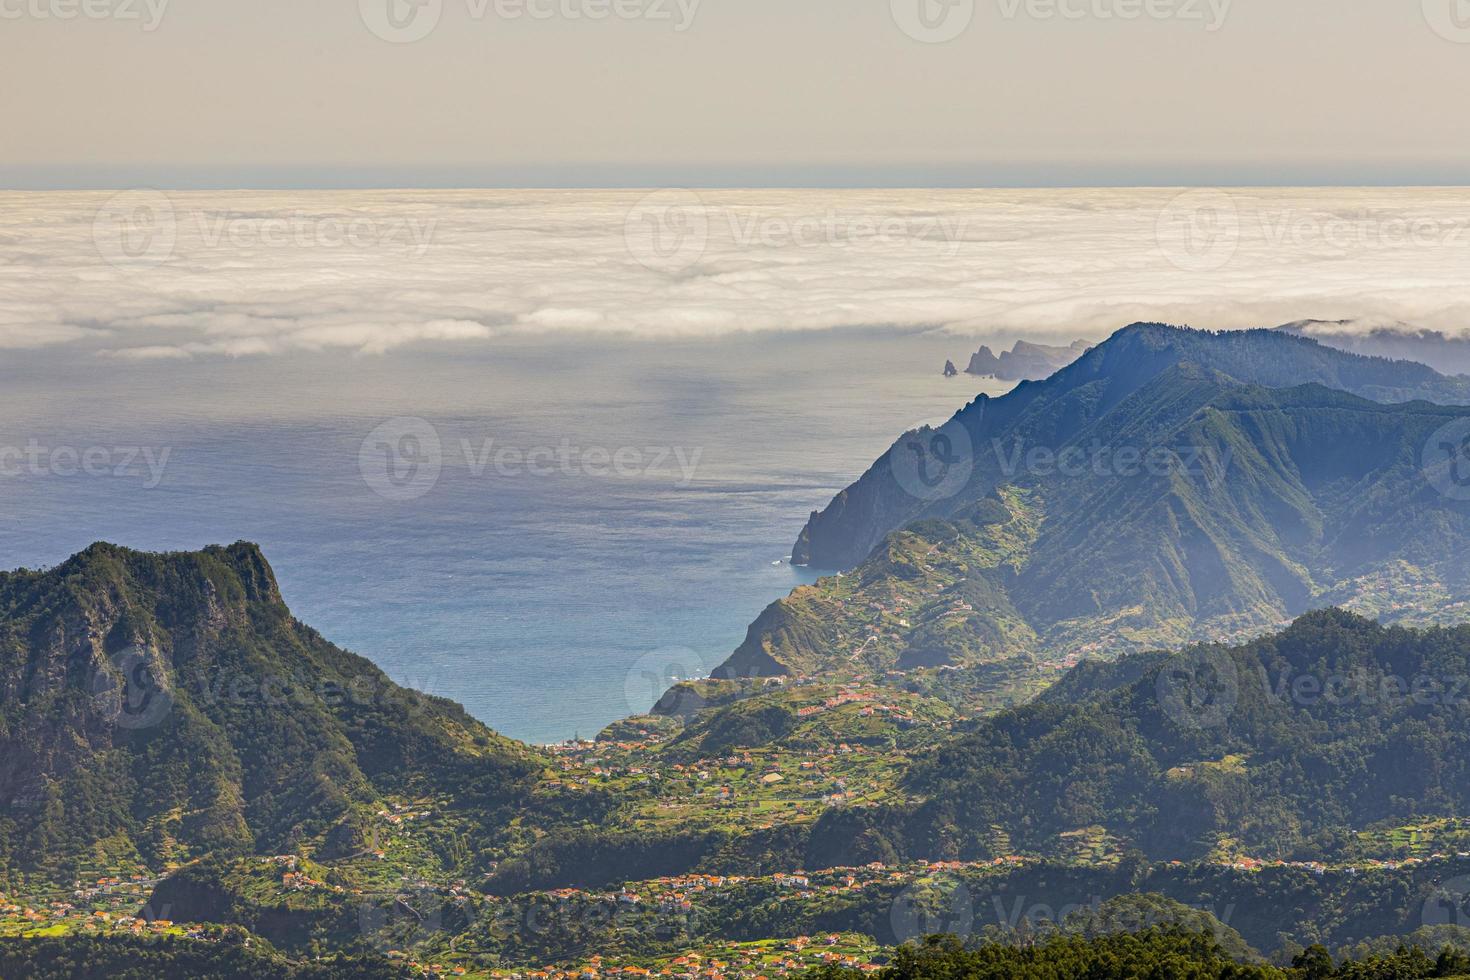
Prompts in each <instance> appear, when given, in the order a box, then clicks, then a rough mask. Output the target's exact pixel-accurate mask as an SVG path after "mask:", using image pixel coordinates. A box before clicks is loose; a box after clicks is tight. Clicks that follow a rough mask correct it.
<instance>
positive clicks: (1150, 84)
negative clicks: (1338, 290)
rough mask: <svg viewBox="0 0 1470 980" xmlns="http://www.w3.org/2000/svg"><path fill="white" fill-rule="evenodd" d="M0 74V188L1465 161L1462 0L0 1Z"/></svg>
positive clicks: (1397, 170) (520, 181) (1189, 173)
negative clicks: (1346, 1) (1391, 0)
mask: <svg viewBox="0 0 1470 980" xmlns="http://www.w3.org/2000/svg"><path fill="white" fill-rule="evenodd" d="M420 35H422V36H420ZM0 80H3V84H0V132H3V133H4V134H5V135H4V139H3V140H0V186H8V187H20V188H30V187H131V186H143V185H159V186H166V187H188V186H260V187H267V186H287V187H289V186H365V185H367V186H371V185H395V186H452V185H463V186H487V185H488V186H495V185H510V186H526V185H531V186H535V185H562V186H565V185H637V186H648V185H665V184H680V185H721V184H737V185H738V184H754V185H772V184H776V185H780V184H801V185H810V184H817V185H821V184H859V185H862V184H884V185H892V184H899V185H931V184H939V185H976V184H991V183H1001V184H1041V185H1047V184H1057V183H1062V184H1125V185H1128V184H1165V185H1171V184H1180V183H1205V184H1241V183H1267V184H1270V183H1297V184H1301V183H1305V184H1316V183H1431V184H1433V183H1445V184H1448V183H1455V184H1458V183H1462V182H1463V181H1464V177H1465V169H1464V166H1465V161H1466V160H1470V125H1466V123H1465V121H1464V120H1465V116H1464V107H1463V96H1464V93H1465V92H1466V91H1470V4H1467V3H1466V2H1465V0H1422V2H1421V0H1393V2H1385V0H1372V2H1361V0H1357V2H1352V3H1345V2H1343V0H361V2H359V0H249V2H244V0H0Z"/></svg>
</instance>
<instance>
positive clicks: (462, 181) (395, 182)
mask: <svg viewBox="0 0 1470 980" xmlns="http://www.w3.org/2000/svg"><path fill="white" fill-rule="evenodd" d="M1193 187H1208V188H1222V189H1228V188H1242V189H1247V188H1249V189H1283V190H1287V189H1312V188H1340V189H1353V188H1364V189H1369V188H1415V189H1424V190H1452V189H1462V188H1466V187H1470V179H1467V176H1466V174H1465V172H1464V169H1463V167H1458V166H1453V165H1445V166H1443V167H1441V166H1435V165H1422V166H1409V167H1405V168H1402V169H1398V170H1393V171H1389V170H1387V169H1386V168H1381V167H1376V166H1374V165H1372V164H1360V165H1357V166H1340V165H1339V166H1301V167H1291V166H1288V167H1274V168H1269V169H1268V168H1258V167H1251V166H1249V165H1238V166H1229V165H1217V166H1213V167H1205V166H1200V165H1198V164H1174V165H1152V166H1139V167H1126V168H1125V167H1116V168H1110V167H1094V168H1080V167H1075V166H1071V165H1067V164H1057V163H1051V164H1030V165H995V164H972V165H959V166H933V167H924V166H901V165H899V166H891V167H883V166H877V167H830V166H827V167H823V166H810V167H802V166H796V167H793V166H789V165H788V166H771V167H759V166H749V165H727V166H707V167H700V166H692V165H691V166H672V167H667V168H647V167H634V166H624V165H612V164H607V165H593V164H581V165H557V166H484V167H476V166H462V167H443V168H423V167H412V166H405V167H394V166H371V167H361V168H355V169H353V170H351V171H347V170H345V169H343V168H339V167H335V166H326V165H281V166H274V165H262V166H251V167H238V168H227V167H215V166H207V165H206V166H182V167H181V166H166V165H164V166H160V165H127V166H115V167H108V166H87V165H72V164H63V165H45V166H42V165H33V164H27V165H21V166H15V165H11V166H5V165H0V191H5V192H28V191H121V190H136V189H142V188H148V189H156V190H162V191H169V190H175V191H196V190H199V191H207V190H208V191H339V190H371V191H434V190H486V191H573V190H587V191H590V190H609V191H611V190H628V191H634V190H654V189H659V188H682V189H690V190H712V191H713V190H791V191H796V190H813V191H816V190H902V191H943V190H1104V189H1112V190H1155V189H1157V190H1169V189H1179V188H1193Z"/></svg>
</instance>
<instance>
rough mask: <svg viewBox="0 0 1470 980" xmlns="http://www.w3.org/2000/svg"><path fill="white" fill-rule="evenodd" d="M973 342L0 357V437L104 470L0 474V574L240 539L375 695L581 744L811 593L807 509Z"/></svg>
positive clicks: (924, 411) (906, 421) (524, 345)
mask: <svg viewBox="0 0 1470 980" xmlns="http://www.w3.org/2000/svg"><path fill="white" fill-rule="evenodd" d="M982 339H984V338H975V339H973V340H972V339H969V338H956V337H948V336H933V335H924V334H898V333H887V332H855V331H831V332H827V331H823V332H819V333H813V334H805V335H799V334H779V335H778V334H770V333H767V334H762V335H759V336H757V335H749V336H736V337H732V338H725V339H720V340H705V341H694V342H678V343H669V342H653V341H631V340H626V341H624V340H616V341H614V340H605V339H604V340H586V339H581V340H577V339H551V340H548V339H537V340H534V341H533V340H509V341H497V342H495V343H493V344H488V345H486V344H478V345H475V346H474V347H465V348H463V349H456V348H436V349H434V350H433V351H429V352H413V353H408V352H396V353H392V354H389V355H385V356H381V357H343V356H341V355H338V354H331V355H310V354H307V355H291V356H285V357H279V358H270V359H241V360H225V359H218V360H202V361H195V362H187V363H177V362H165V363H140V364H127V365H119V364H116V363H113V362H109V361H108V360H106V359H104V358H96V357H78V356H76V355H75V354H67V353H62V352H57V351H52V352H49V353H48V352H44V351H36V352H12V353H9V354H7V355H6V356H5V357H4V359H3V361H0V447H6V446H8V447H22V448H24V447H26V446H27V444H28V443H31V444H35V445H38V446H40V447H42V448H44V449H47V450H54V449H56V448H59V447H71V448H74V449H76V450H78V451H82V450H86V449H89V448H93V447H96V448H97V449H100V450H103V451H105V452H106V453H107V454H108V455H107V456H106V459H107V460H108V466H107V467H106V468H107V469H108V471H109V472H108V473H107V475H90V476H89V475H80V474H78V475H73V474H71V473H70V472H68V471H69V467H67V466H65V465H63V466H61V467H59V468H57V469H59V470H60V471H61V472H51V471H50V470H51V469H52V468H51V467H50V466H49V464H48V465H47V466H46V467H44V469H45V470H46V471H45V472H33V471H31V470H30V469H29V468H24V471H23V472H19V473H16V472H13V471H11V472H9V473H8V474H7V475H4V476H0V500H3V508H0V564H3V565H4V566H5V567H7V568H14V567H17V566H30V567H39V566H46V565H51V564H55V563H57V562H59V561H61V560H63V559H65V558H66V557H67V556H69V555H71V554H73V553H75V552H76V551H77V550H79V549H81V548H83V547H85V546H86V545H87V544H89V543H91V542H93V541H96V540H108V541H114V542H117V543H120V544H125V545H128V546H131V547H135V548H140V549H146V550H173V549H192V548H197V547H200V546H203V545H205V544H209V543H214V542H221V543H228V542H231V541H235V540H240V539H246V540H251V541H256V542H258V543H260V544H261V545H262V546H263V547H264V548H265V551H266V554H267V557H269V558H270V560H271V562H272V564H273V565H274V567H275V569H276V573H277V575H278V577H279V579H280V581H281V586H282V589H283V591H284V593H285V596H286V599H287V601H288V602H289V603H290V605H291V607H292V609H293V611H294V612H295V613H296V615H297V616H298V617H299V618H301V619H302V620H303V621H305V622H307V623H309V624H311V625H313V626H315V627H316V628H317V629H319V630H320V631H321V632H322V633H323V634H324V635H326V636H327V637H328V638H329V639H331V640H333V641H334V642H336V643H338V644H340V645H342V646H344V647H347V648H348V649H351V650H353V651H355V652H357V653H360V654H362V655H364V656H367V657H369V658H371V659H372V660H374V661H375V662H377V663H378V664H379V665H381V666H382V667H383V668H384V669H385V670H386V671H387V672H388V673H389V674H391V675H392V676H393V677H394V678H395V679H396V680H398V681H400V682H402V683H406V684H409V685H411V686H414V687H417V688H420V689H422V690H427V691H429V692H431V693H434V694H438V695H442V696H445V697H449V698H453V699H454V700H457V701H459V702H461V703H463V704H464V705H465V706H466V707H467V708H468V709H469V710H470V712H471V713H473V714H474V715H475V716H476V717H478V718H480V719H482V720H483V721H485V722H486V723H488V724H489V725H491V726H493V727H494V728H496V729H498V730H500V731H502V732H505V733H506V734H508V735H511V736H514V737H516V738H521V739H526V740H530V741H534V742H550V741H557V740H562V739H566V738H570V737H572V736H573V735H576V734H581V735H583V736H590V735H593V734H595V733H596V732H597V730H598V729H599V728H601V727H602V726H603V725H605V724H607V723H608V722H610V721H613V720H615V719H617V718H620V717H623V716H626V715H628V714H630V713H633V712H635V711H640V710H644V709H646V708H647V707H648V706H649V705H650V704H651V702H652V699H653V697H654V695H655V694H656V693H657V692H656V688H657V687H658V686H659V683H658V679H659V678H662V679H663V680H667V679H668V678H669V677H672V676H687V675H690V674H695V673H700V672H701V671H703V670H708V669H710V668H712V667H713V666H715V665H716V664H718V663H719V662H720V660H722V659H723V658H724V657H725V656H726V655H728V654H729V652H730V651H731V650H732V649H734V647H735V646H736V645H737V644H738V643H739V642H740V640H741V639H742V637H743V635H744V632H745V627H746V626H747V625H748V623H749V622H750V621H751V620H752V619H753V618H754V617H755V616H756V615H757V614H758V613H759V612H760V610H761V609H762V608H763V607H764V606H765V605H766V604H767V603H769V602H771V601H772V600H774V599H776V598H778V597H780V596H782V595H784V594H785V593H786V592H787V591H788V590H790V589H791V588H792V587H793V586H795V585H797V584H799V583H802V582H807V581H810V580H811V576H810V574H809V573H807V572H805V571H803V570H800V569H793V568H791V567H790V566H789V565H788V564H786V563H785V562H784V561H783V559H785V558H786V557H787V556H788V555H789V554H790V548H791V544H792V542H793V541H794V539H795V537H796V533H797V531H798V530H799V529H800V527H801V525H802V522H803V521H804V520H805V518H806V515H807V513H808V512H809V511H811V510H813V509H814V508H818V507H821V506H823V505H825V503H826V502H827V500H828V499H829V498H830V497H831V495H832V494H833V493H834V492H835V491H836V490H837V489H839V488H840V487H841V486H843V485H845V484H846V483H848V482H849V481H851V480H852V479H853V478H855V477H856V476H858V475H859V474H860V473H861V472H862V470H863V469H864V468H866V466H867V465H868V464H869V463H870V462H871V461H872V460H873V459H874V458H875V457H876V456H878V455H879V454H880V453H882V452H883V451H884V450H885V449H886V448H887V447H888V445H889V444H890V443H891V442H892V440H893V439H894V438H896V437H897V435H898V434H899V433H901V432H902V431H903V430H904V429H906V428H908V427H910V426H912V425H914V424H916V423H919V422H924V421H933V420H936V419H942V418H946V417H948V416H949V415H950V414H951V413H953V412H954V411H955V410H957V409H958V408H960V407H961V406H962V405H963V404H964V403H965V402H966V401H968V400H969V399H970V398H972V397H974V395H975V394H977V393H978V392H979V391H980V390H982V383H981V382H979V381H977V380H976V379H973V378H968V377H964V376H962V377H960V378H958V379H954V380H945V379H944V378H942V377H940V368H941V367H942V365H943V363H944V359H945V358H946V357H951V358H953V359H954V360H955V361H956V362H957V363H959V364H961V366H963V364H964V358H965V357H966V356H967V355H968V353H969V352H971V351H973V350H974V349H975V348H976V346H977V345H978V344H979V343H980V342H981V340H982ZM984 384H990V385H991V388H990V390H992V391H999V390H1002V388H1001V387H997V386H995V385H994V384H993V383H989V382H986V383H984ZM401 417H413V418H419V419H423V420H425V421H426V422H427V423H428V424H429V426H430V427H431V431H432V433H433V435H434V436H435V437H436V438H437V439H438V440H439V442H440V451H439V453H438V454H436V455H435V457H434V458H433V460H432V461H431V460H430V459H429V458H428V457H426V456H422V455H421V454H422V452H423V451H424V445H423V444H422V443H401V442H398V441H396V440H397V437H398V435H401V432H400V430H401V429H402V427H403V425H404V424H405V423H401V422H395V423H390V424H389V425H388V428H387V429H385V430H379V427H380V426H382V425H383V424H384V423H385V422H388V420H391V419H396V418H401ZM375 430H379V435H382V434H383V432H387V433H388V435H389V436H391V437H393V439H394V440H395V441H394V442H393V445H394V446H395V447H406V448H404V450H403V451H404V453H405V455H403V456H400V457H397V461H396V463H395V464H394V465H395V469H394V470H393V471H392V475H394V476H396V477H399V478H400V479H399V481H398V483H396V484H395V483H393V482H392V481H391V480H387V474H388V470H387V469H386V467H387V466H388V465H389V462H391V461H389V460H388V458H387V457H385V456H382V455H381V454H379V455H374V454H373V453H374V452H375V450H373V449H372V448H371V445H370V449H369V453H368V455H367V456H364V455H363V446H364V440H365V439H367V438H368V437H369V434H370V433H373V432H374V431H375ZM372 445H376V444H375V443H374V444H372ZM134 447H137V448H141V449H146V450H147V451H148V452H149V453H151V459H152V461H153V464H154V466H155V470H154V473H159V472H160V470H159V469H158V464H159V463H160V462H161V461H162V460H163V456H162V454H163V453H164V452H165V451H167V453H168V455H167V458H166V459H167V461H166V465H162V466H161V479H158V480H157V485H156V486H150V484H151V483H153V482H155V477H154V475H153V474H150V470H149V459H150V457H149V456H144V455H139V456H138V458H136V459H133V460H132V461H131V462H130V465H129V466H128V467H127V472H126V473H125V474H124V475H121V476H119V475H117V474H116V472H115V470H116V468H117V467H119V466H122V465H123V464H124V463H128V462H129V461H128V458H127V457H128V454H129V452H130V451H131V450H132V449H133V448H134ZM533 450H539V452H535V453H533V452H532V451H533ZM396 451H397V450H396V449H395V452H396ZM96 458H97V459H102V458H103V457H101V456H97V457H96ZM62 459H63V462H65V460H66V457H65V456H64V455H63V457H62ZM379 459H381V460H384V462H382V463H381V465H379V466H378V469H375V468H374V465H375V464H374V463H373V460H379ZM365 461H366V462H365ZM416 461H417V462H419V463H420V464H421V465H420V467H419V468H418V469H414V468H413V464H414V463H415V462H416ZM613 461H616V463H615V462H613ZM431 462H437V463H438V470H439V472H438V475H437V478H434V477H433V472H432V469H433V468H432V466H431V465H430V464H431ZM93 469H94V470H97V469H99V468H98V467H96V466H94V467H93ZM365 471H366V472H367V473H368V474H369V475H368V476H367V477H365V476H364V472H365ZM380 471H381V473H380ZM691 474H692V476H691ZM380 477H381V478H380ZM385 481H386V482H385ZM375 486H377V487H378V488H379V489H382V488H384V487H386V488H387V489H386V491H385V492H384V493H380V492H376V491H375ZM385 493H386V495H385Z"/></svg>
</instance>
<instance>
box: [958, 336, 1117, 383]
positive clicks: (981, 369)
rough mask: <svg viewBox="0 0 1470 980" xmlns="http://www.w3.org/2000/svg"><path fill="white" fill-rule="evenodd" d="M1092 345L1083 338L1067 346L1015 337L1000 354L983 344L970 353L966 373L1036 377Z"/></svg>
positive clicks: (1002, 377) (1046, 374)
mask: <svg viewBox="0 0 1470 980" xmlns="http://www.w3.org/2000/svg"><path fill="white" fill-rule="evenodd" d="M1091 346H1092V345H1091V344H1089V343H1088V342H1087V341H1085V340H1078V341H1075V342H1073V343H1072V344H1071V346H1069V347H1051V346H1048V345H1046V344H1033V343H1031V342H1030V341H1026V340H1018V341H1016V344H1015V346H1014V347H1012V348H1011V349H1010V350H1008V351H1001V353H1000V356H999V357H996V356H995V353H994V352H993V351H991V349H990V348H989V347H984V346H982V347H981V348H980V349H979V350H978V351H976V352H975V353H974V354H972V355H971V356H970V366H969V367H967V368H965V373H966V374H974V375H978V376H980V377H982V378H995V379H997V380H999V381H1038V380H1040V379H1042V378H1045V377H1049V376H1050V375H1052V374H1054V373H1055V372H1056V371H1058V370H1059V369H1061V368H1064V367H1066V366H1067V365H1068V364H1071V363H1072V362H1073V361H1075V360H1077V358H1079V357H1081V356H1082V355H1083V354H1085V353H1086V352H1087V351H1088V350H1089V349H1090V348H1091Z"/></svg>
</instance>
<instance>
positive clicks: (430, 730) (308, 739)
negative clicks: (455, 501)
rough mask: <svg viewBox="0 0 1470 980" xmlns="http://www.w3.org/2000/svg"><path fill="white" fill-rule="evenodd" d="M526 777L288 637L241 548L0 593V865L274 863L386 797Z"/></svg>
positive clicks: (470, 734) (504, 786) (431, 705)
mask: <svg viewBox="0 0 1470 980" xmlns="http://www.w3.org/2000/svg"><path fill="white" fill-rule="evenodd" d="M532 762H533V759H532V754H531V753H530V752H529V750H526V749H524V748H523V747H520V746H517V745H515V744H514V743H511V742H509V741H508V740H506V739H503V738H501V737H499V736H497V735H495V734H494V733H492V732H490V731H489V730H487V729H485V728H484V727H483V726H481V725H479V724H478V723H477V722H475V721H473V720H472V719H470V718H469V717H468V716H466V715H465V714H464V712H463V711H462V710H461V709H459V708H458V707H457V706H455V705H452V704H450V703H448V702H445V701H442V700H439V699H435V698H430V697H427V696H425V695H422V694H419V693H417V692H412V691H407V690H405V689H403V688H399V687H398V686H397V685H395V684H393V682H392V681H390V680H389V679H388V678H387V676H386V675H384V674H383V673H382V672H381V671H379V670H378V669H377V668H376V667H374V666H373V665H372V664H371V663H369V662H368V661H366V660H364V659H362V658H361V657H357V656H354V655H353V654H350V653H347V652H346V651H344V650H341V649H338V648H337V647H334V646H332V645H331V644H329V643H327V642H326V641H325V640H323V639H322V638H321V637H320V636H319V635H318V634H316V633H315V632H314V631H312V630H311V629H309V628H307V627H305V626H303V625H301V624H300V623H298V622H296V621H295V620H294V619H293V618H292V616H291V614H290V611H289V610H288V609H287V608H286V605H285V603H284V602H283V601H282V599H281V594H280V590H279V588H278V586H277V583H276V579H275V576H274V574H273V572H272V571H271V568H270V566H269V564H268V563H267V562H266V560H265V557H264V556H263V555H262V554H261V552H260V550H259V549H258V548H256V547H255V546H253V545H249V544H237V545H233V546H231V547H228V548H218V547H216V548H209V549H206V550H204V551H202V552H198V553H192V554H170V555H150V554H141V553H138V552H133V551H129V550H126V549H123V548H118V547H115V546H112V545H95V546H93V547H91V548H89V549H87V551H85V552H83V553H82V554H79V555H77V556H76V557H75V558H72V559H71V560H69V561H67V562H65V563H64V564H62V565H60V566H58V567H56V568H54V569H51V570H49V571H45V572H30V571H21V572H14V573H9V574H4V575H0V805H3V807H4V809H3V811H0V812H3V817H0V857H3V858H4V859H5V861H6V863H10V864H14V865H18V866H22V867H24V866H28V865H30V864H32V863H34V862H38V861H42V860H44V861H47V862H50V863H52V864H55V863H56V862H59V861H65V860H69V859H72V858H75V857H76V856H77V855H79V854H83V853H87V852H89V851H94V850H95V849H97V848H99V847H100V848H104V849H106V850H107V851H108V852H109V853H110V854H113V855H114V856H119V857H126V858H137V859H140V860H142V861H144V862H145V863H149V864H154V865H157V864H159V863H162V862H164V861H167V860H175V861H177V860H185V859H188V858H189V857H191V856H194V855H197V854H200V853H204V852H207V851H224V852H240V851H253V850H256V849H261V848H266V849H277V848H284V847H287V846H290V845H291V844H292V843H293V842H298V841H302V840H308V839H313V838H315V837H318V836H320V835H325V834H326V833H328V832H329V831H330V830H332V828H334V827H336V826H338V825H340V824H341V823H342V822H343V821H344V820H349V819H350V818H352V817H353V815H354V814H355V813H356V811H357V809H358V808H360V807H363V806H366V805H369V804H370V803H371V802H372V801H373V800H374V799H376V798H377V797H379V796H380V795H381V794H382V793H384V792H388V791H397V790H409V789H412V788H414V787H428V786H432V785H434V784H435V783H450V782H452V783H453V784H454V785H455V787H456V789H457V790H459V791H460V792H462V793H463V792H468V795H470V796H474V795H475V794H476V793H478V794H480V795H481V797H482V798H483V799H485V800H486V801H487V802H488V801H493V800H494V799H496V798H498V797H502V796H509V795H511V794H513V793H514V792H515V791H516V787H517V786H518V785H520V784H521V783H522V782H523V780H524V779H526V778H527V775H528V774H529V773H530V772H531V771H532V769H533V768H534V767H533V764H532ZM468 787H474V789H473V790H468V789H467V788H468Z"/></svg>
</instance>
